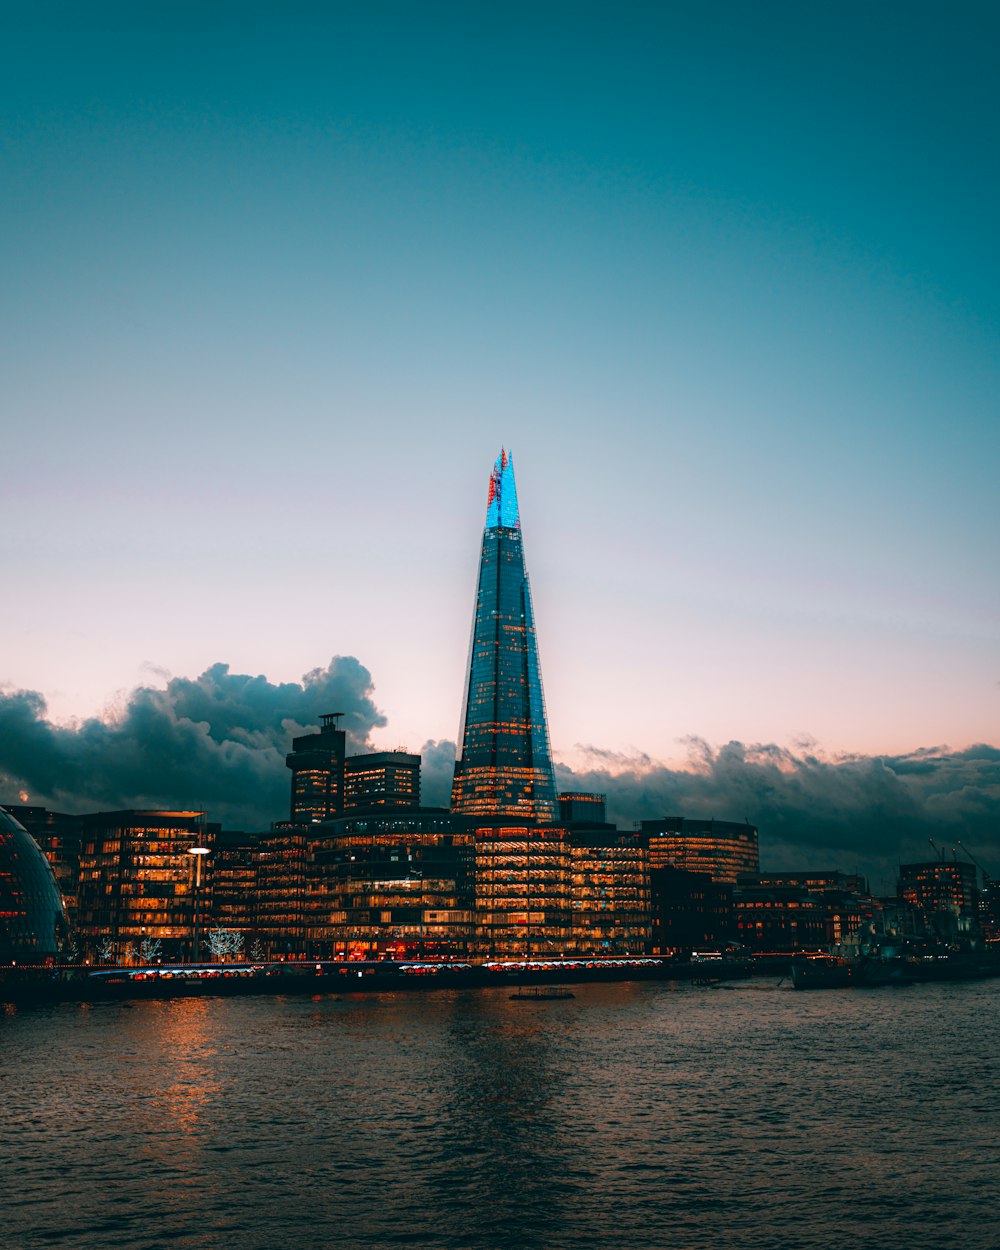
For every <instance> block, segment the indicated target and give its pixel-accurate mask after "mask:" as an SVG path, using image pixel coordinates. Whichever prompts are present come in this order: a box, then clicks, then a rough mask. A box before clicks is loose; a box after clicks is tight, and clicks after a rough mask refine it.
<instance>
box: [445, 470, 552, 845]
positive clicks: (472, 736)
mask: <svg viewBox="0 0 1000 1250" xmlns="http://www.w3.org/2000/svg"><path fill="white" fill-rule="evenodd" d="M458 741H459V755H458V759H457V760H456V762H455V780H454V785H453V787H452V809H453V810H454V811H456V812H462V813H464V814H467V815H470V816H475V817H477V818H483V817H487V818H488V817H502V818H509V817H514V818H516V819H518V820H529V821H532V820H534V821H542V822H551V821H554V820H555V819H556V789H555V780H554V776H553V772H552V760H551V756H550V754H549V735H548V726H547V723H546V717H545V700H544V697H543V695H542V675H541V669H540V667H539V663H538V643H537V640H536V637H535V619H534V614H533V613H532V608H531V592H530V589H529V586H528V575H527V573H526V572H525V567H524V551H523V548H522V543H521V522H520V516H519V512H518V505H517V488H516V486H515V483H514V465H513V461H512V460H511V457H510V455H509V454H508V453H507V452H503V451H502V452H501V453H500V455H499V457H498V458H497V462H496V464H495V465H494V467H493V472H492V474H491V475H490V484H489V493H488V497H487V503H486V527H485V529H484V531H483V545H482V554H481V558H480V565H479V585H478V588H477V592H476V607H475V615H474V617H473V623H472V641H471V644H470V647H469V664H468V671H467V678H466V685H465V698H464V703H463V708H462V723H461V726H460V729H459V738H458Z"/></svg>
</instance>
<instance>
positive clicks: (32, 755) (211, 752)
mask: <svg viewBox="0 0 1000 1250" xmlns="http://www.w3.org/2000/svg"><path fill="white" fill-rule="evenodd" d="M372 692H373V686H372V679H371V674H370V673H369V672H368V670H367V669H366V668H365V667H364V666H363V665H362V664H359V663H358V661H357V660H356V659H354V657H353V656H336V657H335V658H334V659H333V660H331V661H330V664H329V666H328V667H327V668H325V669H321V668H316V669H313V670H312V672H309V673H306V675H305V676H304V677H303V678H302V681H301V682H285V683H282V684H279V685H274V684H272V683H271V682H269V681H268V680H267V678H265V677H250V676H247V675H245V674H238V673H231V672H230V671H229V666H228V665H227V664H213V665H212V667H211V668H209V669H207V670H206V671H205V672H204V673H202V674H201V676H200V677H197V678H194V679H190V678H185V677H175V678H172V679H171V680H170V681H168V682H167V686H166V689H165V690H155V689H152V688H150V687H147V686H140V687H139V688H138V689H136V690H133V691H132V693H131V695H130V696H129V697H128V699H127V701H126V703H125V705H124V707H123V708H122V709H121V712H120V714H119V715H118V716H116V717H115V718H114V719H112V720H110V721H107V720H98V719H90V720H85V721H83V722H81V723H80V724H79V725H76V726H73V727H66V726H61V725H54V724H52V722H51V721H49V720H48V719H47V716H46V705H45V700H44V699H43V698H42V696H41V695H39V694H37V693H36V692H34V691H29V690H21V691H16V692H13V693H7V694H4V693H0V796H2V798H4V799H5V800H6V801H7V802H17V801H18V797H17V796H18V793H19V792H20V791H22V790H23V791H26V792H27V793H28V794H29V796H30V802H32V803H38V804H42V805H44V806H47V807H52V808H56V809H58V810H66V811H84V810H88V809H91V810H92V809H99V808H105V809H108V808H119V807H121V808H125V807H181V808H192V807H193V808H197V809H204V810H206V811H207V812H208V814H209V818H210V819H213V820H221V821H223V823H225V824H227V825H229V826H233V827H243V828H247V829H261V828H267V826H268V824H269V823H270V821H272V820H275V819H280V818H283V817H284V816H286V815H287V811H288V795H289V773H288V770H287V769H286V768H285V754H286V752H287V751H288V750H289V749H290V747H291V739H292V737H293V736H294V735H296V734H300V733H308V732H310V731H311V730H314V729H317V728H318V726H319V716H320V715H321V714H322V713H324V712H343V713H344V719H343V721H342V722H341V724H342V726H343V728H344V729H346V730H347V734H348V750H349V751H351V750H361V749H363V748H364V747H366V746H367V745H368V736H369V734H370V733H371V731H372V729H373V728H375V727H376V726H380V725H384V724H385V723H386V721H385V717H384V716H382V715H381V713H380V712H379V711H378V709H377V708H376V706H375V704H374V702H373V701H372V697H371V696H372Z"/></svg>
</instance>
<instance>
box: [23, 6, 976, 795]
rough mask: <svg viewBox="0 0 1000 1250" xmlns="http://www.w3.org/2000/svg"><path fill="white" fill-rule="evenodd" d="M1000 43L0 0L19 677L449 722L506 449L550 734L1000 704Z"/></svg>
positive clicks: (879, 18) (780, 730) (757, 19)
mask: <svg viewBox="0 0 1000 1250" xmlns="http://www.w3.org/2000/svg"><path fill="white" fill-rule="evenodd" d="M998 83H1000V8H998V7H997V6H995V5H993V4H987V3H959V4H957V5H949V6H945V5H942V4H940V3H936V2H935V3H921V2H919V0H917V2H916V3H914V2H913V0H906V2H905V3H891V2H886V3H880V4H877V5H871V4H869V3H863V4H862V3H858V4H852V3H844V2H842V0H838V2H837V3H822V2H819V3H814V4H800V3H787V4H786V3H776V2H768V0H762V2H761V3H757V4H746V3H732V4H726V3H712V2H711V0H707V2H702V0H699V2H698V3H693V2H691V3H655V4H638V3H636V4H628V5H612V4H610V3H607V4H586V3H582V2H580V0H575V2H573V3H554V2H549V3H542V4H539V3H537V2H534V3H530V4H529V3H525V4H520V3H505V4H503V5H490V4H466V3H463V4H459V3H455V4H442V3H426V4H419V5H417V4H412V3H399V4H388V3H385V4H383V3H378V2H377V0H376V2H368V0H366V2H365V3H356V4H332V3H331V4H319V3H309V4H306V3H295V2H294V0H292V2H286V3H283V4H281V5H280V6H279V5H277V4H254V3H252V2H247V0H242V2H241V3H239V4H236V3H234V4H226V3H214V4H211V5H203V4H195V3H183V2H182V3H176V2H175V3H170V4H167V3H148V4H142V5H135V4H132V3H129V4H125V3H120V4H119V3H93V4H88V5H81V4H77V3H64V4H60V3H46V2H45V0H32V2H30V3H19V2H17V0H7V3H5V4H4V5H3V6H2V9H0V119H2V140H0V162H2V165H0V169H2V187H3V194H2V196H0V267H2V268H0V273H2V277H0V378H2V381H0V387H2V410H0V423H2V439H0V450H2V463H3V481H4V491H3V500H4V507H3V520H4V524H3V526H2V527H0V560H2V567H3V571H4V591H5V593H4V611H3V614H2V619H0V690H5V691H7V692H8V693H10V692H12V691H15V690H19V689H26V690H31V691H38V692H40V693H41V694H42V695H43V696H44V698H45V699H46V700H47V703H48V715H49V716H50V718H52V719H53V720H55V721H57V722H58V721H64V720H66V719H68V718H71V717H88V716H93V715H97V714H102V713H105V712H109V713H110V712H113V711H114V710H115V709H116V708H121V707H122V706H123V703H124V699H125V696H126V694H127V692H128V691H130V690H131V689H132V688H133V687H135V686H136V685H139V684H142V685H145V686H152V687H157V686H163V685H165V683H166V681H167V679H168V677H174V678H187V677H194V676H195V675H196V674H199V673H202V672H203V671H204V670H207V669H208V668H209V666H210V665H212V664H214V663H216V662H224V663H226V664H229V665H230V666H231V669H232V671H233V672H235V673H245V674H251V675H253V674H264V675H266V676H267V678H268V679H269V681H271V682H274V683H289V682H297V681H299V679H300V678H301V677H302V675H303V674H304V673H306V672H307V671H311V670H314V669H316V668H325V666H326V665H328V664H329V662H330V657H331V656H334V655H344V656H356V657H358V659H359V660H360V662H361V664H362V665H364V666H366V667H367V669H368V670H370V673H371V675H372V679H373V681H374V685H375V690H374V695H373V699H374V704H375V705H376V707H377V708H378V709H379V710H380V711H381V713H382V714H383V715H384V717H385V718H386V721H387V723H386V725H385V726H377V725H376V727H375V728H374V729H373V731H372V740H373V741H375V742H376V743H379V744H383V745H389V746H392V745H396V744H397V743H399V744H406V745H408V746H410V747H411V749H418V748H419V747H420V745H421V743H423V742H424V741H425V740H426V739H447V738H451V739H453V738H454V736H455V733H456V731H457V728H458V717H459V705H460V698H461V685H462V678H463V673H464V666H465V660H466V650H467V646H468V632H469V625H470V620H471V612H472V598H473V593H474V586H475V573H476V563H477V559H478V549H479V535H480V532H481V527H482V523H483V515H484V509H485V502H486V487H487V481H488V475H489V471H490V468H491V466H492V463H493V459H494V457H495V456H496V454H497V452H498V450H499V448H500V446H501V444H503V445H505V446H507V447H510V448H512V449H513V452H514V456H515V463H516V468H517V476H518V487H519V496H520V501H521V514H522V521H523V525H524V532H525V547H526V553H527V559H528V563H529V569H530V571H531V574H532V587H533V595H534V601H535V611H536V617H537V621H538V629H539V640H540V651H541V658H542V667H543V675H544V679H545V686H546V698H547V703H548V710H549V717H550V728H551V735H552V740H553V746H554V749H555V753H556V756H557V757H558V758H560V759H562V760H564V761H568V762H570V763H574V762H577V763H578V762H579V761H581V760H583V761H586V760H587V759H588V758H592V757H588V756H586V755H585V753H582V752H581V751H580V750H579V749H578V748H579V747H580V746H581V745H582V746H594V747H597V748H600V750H601V751H604V752H611V753H613V756H619V755H620V756H623V757H633V756H635V755H637V754H640V753H642V754H646V755H648V756H650V757H652V758H653V759H658V760H663V761H667V762H671V761H673V762H678V761H683V760H684V758H685V757H686V754H687V751H688V747H687V746H686V744H685V740H686V739H687V738H688V737H689V736H692V735H693V736H697V737H699V738H702V739H704V740H705V741H706V742H708V743H712V744H723V743H726V742H728V741H729V740H730V739H737V740H739V741H740V742H745V743H775V744H782V745H784V746H790V747H795V744H801V743H802V741H803V740H806V739H808V740H811V741H812V742H814V743H815V744H817V745H816V746H815V747H812V748H810V749H811V750H815V751H817V752H819V753H820V754H823V753H828V754H829V755H831V756H834V755H837V754H838V753H843V752H850V753H867V754H880V753H901V752H909V751H913V750H915V749H918V748H927V747H931V746H940V745H943V744H948V745H949V746H950V747H951V748H953V749H954V750H962V749H963V748H965V747H967V746H968V745H970V744H972V743H977V742H990V743H997V742H998V740H1000V733H998V725H1000V656H998V652H997V637H998V626H1000V591H998V584H997V563H998V561H997V546H998V542H997V535H998V532H1000V490H998V488H997V473H998V469H997V466H998V464H1000V413H998V398H997V397H998V395H1000V385H998V384H1000V354H998V330H1000V273H998V269H1000V260H998V249H997V222H998V221H1000V173H998V161H997V150H998V138H1000V115H998V114H1000V103H998V102H1000V87H998ZM796 749H799V748H796ZM276 758H277V757H276ZM605 758H606V757H605ZM0 797H2V796H0ZM192 797H193V800H194V801H195V802H197V796H192ZM277 814H279V815H280V814H281V813H277ZM718 814H719V815H723V814H729V813H723V812H719V813H718ZM742 815H743V812H738V813H736V816H737V818H741V817H742Z"/></svg>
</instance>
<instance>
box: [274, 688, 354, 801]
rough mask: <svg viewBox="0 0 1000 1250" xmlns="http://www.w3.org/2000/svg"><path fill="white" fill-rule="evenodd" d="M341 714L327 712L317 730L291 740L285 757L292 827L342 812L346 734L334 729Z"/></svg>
mask: <svg viewBox="0 0 1000 1250" xmlns="http://www.w3.org/2000/svg"><path fill="white" fill-rule="evenodd" d="M342 715H343V713H342V712H327V713H325V714H324V715H323V716H321V717H320V718H319V719H320V731H319V733H315V734H303V735H302V736H301V737H298V738H293V739H292V749H291V752H290V753H289V754H288V755H286V756H285V763H286V765H287V766H288V767H289V768H290V769H291V770H292V803H291V812H290V816H289V819H290V821H291V823H292V824H310V823H312V822H313V821H319V820H330V819H331V818H332V817H334V816H340V815H342V814H343V811H344V757H345V755H346V751H347V734H346V733H345V732H344V730H343V729H340V728H339V727H338V724H337V722H338V721H339V720H340V718H341V716H342Z"/></svg>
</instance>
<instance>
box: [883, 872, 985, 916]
mask: <svg viewBox="0 0 1000 1250" xmlns="http://www.w3.org/2000/svg"><path fill="white" fill-rule="evenodd" d="M977 885H978V881H977V872H976V867H975V865H974V864H967V863H965V862H964V861H963V860H951V861H948V860H943V859H935V860H930V861H928V862H925V863H920V864H901V865H900V869H899V894H900V897H901V898H902V899H903V900H904V901H905V902H906V903H907V904H908V905H909V906H910V907H912V908H913V910H914V911H916V912H918V913H920V914H923V915H925V916H926V915H932V914H933V913H935V912H941V911H946V910H948V909H952V910H954V911H955V912H956V914H958V915H961V916H967V917H970V918H972V917H976V916H977V913H978V910H979V908H978V902H979V894H978V889H977Z"/></svg>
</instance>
